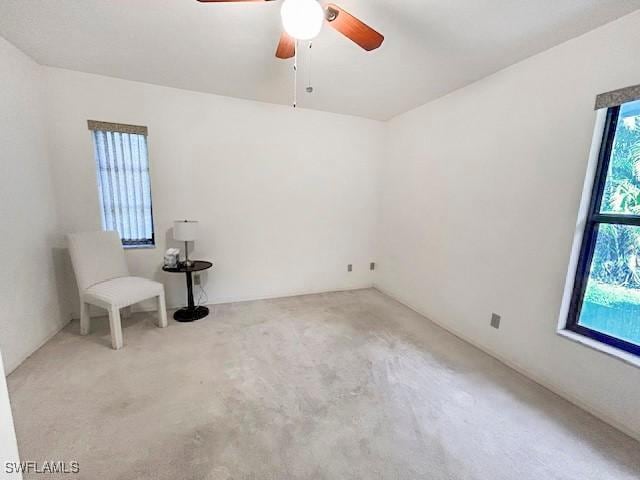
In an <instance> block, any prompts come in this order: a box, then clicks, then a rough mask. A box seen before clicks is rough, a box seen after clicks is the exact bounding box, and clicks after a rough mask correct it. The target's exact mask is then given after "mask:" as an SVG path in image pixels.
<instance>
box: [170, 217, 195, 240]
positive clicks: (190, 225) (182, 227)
mask: <svg viewBox="0 0 640 480" xmlns="http://www.w3.org/2000/svg"><path fill="white" fill-rule="evenodd" d="M173 238H174V239H175V240H178V241H179V242H193V241H194V240H197V239H198V222H197V221H196V220H176V221H175V222H173Z"/></svg>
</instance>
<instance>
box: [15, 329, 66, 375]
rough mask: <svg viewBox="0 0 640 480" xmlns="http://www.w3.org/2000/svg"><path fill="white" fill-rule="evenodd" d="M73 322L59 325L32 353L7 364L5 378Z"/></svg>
mask: <svg viewBox="0 0 640 480" xmlns="http://www.w3.org/2000/svg"><path fill="white" fill-rule="evenodd" d="M70 321H71V319H68V320H66V321H64V322H63V323H62V325H57V326H56V328H55V329H53V330H52V331H51V332H50V333H48V334H47V335H46V336H45V338H44V340H42V341H41V342H39V343H38V344H37V346H36V347H34V348H33V349H32V350H31V352H30V353H27V354H25V355H23V356H22V357H20V358H19V359H18V360H17V362H11V363H7V364H5V365H6V367H7V368H6V369H5V376H7V377H8V376H9V375H10V374H11V373H12V372H13V371H14V370H15V369H16V368H18V367H19V366H20V365H22V364H23V363H24V361H25V360H27V358H29V357H30V356H31V355H33V354H34V353H36V352H37V351H38V350H40V349H41V348H42V346H43V345H44V344H45V343H47V342H48V341H49V340H51V339H52V338H53V337H55V336H56V335H57V334H58V333H60V331H61V330H62V329H63V328H64V327H66V326H67V325H68V324H69V322H70Z"/></svg>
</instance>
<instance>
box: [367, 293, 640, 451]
mask: <svg viewBox="0 0 640 480" xmlns="http://www.w3.org/2000/svg"><path fill="white" fill-rule="evenodd" d="M373 288H375V289H376V290H377V291H379V292H380V293H382V294H383V295H386V296H387V297H389V298H391V299H392V300H395V301H396V302H398V303H401V304H402V305H404V306H405V307H407V308H410V309H411V310H413V311H414V312H416V313H417V314H418V315H421V316H422V317H424V318H425V320H427V321H429V322H431V323H433V324H434V325H437V326H438V327H440V328H442V329H444V330H446V331H447V332H449V333H451V334H452V335H454V336H456V337H458V338H459V339H460V340H462V341H464V342H466V343H468V344H470V345H472V346H473V347H475V348H477V349H478V350H481V351H482V352H484V353H486V354H487V355H489V356H491V357H493V358H495V359H496V360H498V361H499V362H500V363H503V364H504V365H506V366H507V367H509V368H511V369H512V370H514V371H516V372H517V373H519V374H520V375H522V376H524V377H527V378H528V379H529V380H532V381H533V382H535V383H537V384H538V385H540V386H541V387H544V388H546V389H547V390H549V391H550V392H552V393H554V394H556V395H558V396H559V397H562V398H563V399H565V400H567V401H568V402H570V403H572V404H573V405H575V406H576V407H578V408H580V409H581V410H584V411H585V412H587V413H589V414H591V415H593V416H594V417H596V418H598V419H600V420H602V421H603V422H605V423H607V424H608V425H611V426H612V427H613V428H615V429H617V430H620V431H621V432H622V433H624V434H625V435H628V436H629V437H631V438H633V439H634V440H637V441H639V442H640V432H635V431H633V430H630V429H628V428H627V427H626V426H625V425H622V424H621V423H620V422H618V421H616V420H614V419H612V418H611V417H609V416H608V415H607V414H606V413H603V412H601V411H599V410H598V409H596V408H593V407H592V406H591V405H588V404H586V403H584V402H583V401H582V400H580V399H578V398H576V397H575V396H574V395H572V394H570V393H568V392H567V391H565V390H564V389H562V388H561V387H559V386H557V385H555V384H551V383H549V382H547V381H546V380H543V379H541V378H540V377H539V376H538V375H536V374H534V373H532V372H530V371H529V370H528V369H527V368H525V367H523V366H522V365H519V364H517V363H516V362H513V361H511V360H508V359H506V358H504V357H502V356H501V355H500V354H498V353H496V352H494V351H492V350H489V349H488V348H486V347H485V346H483V345H480V344H479V343H477V342H476V341H474V340H472V339H471V338H469V337H467V336H466V335H464V334H462V333H460V332H458V331H456V330H454V329H452V328H451V327H449V326H448V325H445V324H443V323H441V322H439V321H437V320H433V319H431V318H430V317H428V316H427V315H426V314H425V313H424V312H422V311H421V310H420V309H419V308H417V307H415V306H413V305H412V304H411V303H410V302H408V301H405V300H403V299H401V298H399V297H398V296H396V295H395V294H393V293H391V292H390V291H388V290H387V289H385V288H383V287H381V286H380V285H377V284H374V285H373Z"/></svg>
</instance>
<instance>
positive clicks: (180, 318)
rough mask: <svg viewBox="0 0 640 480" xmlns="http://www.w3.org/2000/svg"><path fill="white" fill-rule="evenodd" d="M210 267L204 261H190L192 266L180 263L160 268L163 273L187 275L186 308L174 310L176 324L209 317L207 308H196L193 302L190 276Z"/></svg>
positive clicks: (210, 265)
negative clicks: (175, 265)
mask: <svg viewBox="0 0 640 480" xmlns="http://www.w3.org/2000/svg"><path fill="white" fill-rule="evenodd" d="M211 267H213V263H211V262H207V261H205V260H192V265H189V266H186V265H185V264H183V263H181V264H180V265H178V266H177V267H162V270H164V271H165V272H171V273H185V274H186V275H187V307H185V308H181V309H180V310H176V313H174V314H173V318H174V319H175V320H176V321H177V322H193V321H194V320H200V319H201V318H204V317H206V316H207V315H209V309H208V308H207V307H203V306H199V307H196V306H195V304H194V302H193V279H192V278H191V274H192V273H193V272H200V271H202V270H206V269H207V268H211Z"/></svg>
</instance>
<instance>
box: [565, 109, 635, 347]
mask: <svg viewBox="0 0 640 480" xmlns="http://www.w3.org/2000/svg"><path fill="white" fill-rule="evenodd" d="M567 328H568V329H569V330H573V331H574V332H577V333H579V334H582V335H586V336H588V337H591V338H593V339H595V340H598V341H600V342H604V343H607V344H609V345H612V346H614V347H617V348H620V349H623V350H626V351H628V352H631V353H634V354H637V355H640V101H632V102H628V103H623V104H622V105H618V106H613V107H610V108H608V110H607V113H606V120H605V125H604V133H603V136H602V142H601V146H600V153H599V157H598V166H597V168H596V173H595V180H594V184H593V190H592V193H591V201H590V205H589V210H588V213H587V219H586V227H585V231H584V236H583V239H582V247H581V251H580V258H579V260H578V266H577V270H576V277H575V282H574V289H573V295H572V300H571V306H570V310H569V318H568V321H567Z"/></svg>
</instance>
